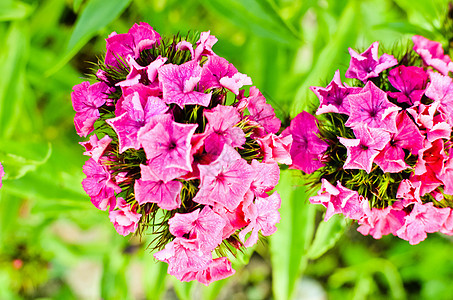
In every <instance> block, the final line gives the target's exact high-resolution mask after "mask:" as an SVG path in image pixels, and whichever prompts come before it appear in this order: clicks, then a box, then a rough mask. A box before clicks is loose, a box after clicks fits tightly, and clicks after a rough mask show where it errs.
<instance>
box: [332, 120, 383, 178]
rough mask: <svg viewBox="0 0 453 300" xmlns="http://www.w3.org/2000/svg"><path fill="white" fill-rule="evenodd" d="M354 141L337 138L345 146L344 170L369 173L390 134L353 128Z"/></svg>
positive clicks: (378, 130) (371, 129)
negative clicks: (359, 170)
mask: <svg viewBox="0 0 453 300" xmlns="http://www.w3.org/2000/svg"><path fill="white" fill-rule="evenodd" d="M354 134H355V136H356V137H357V138H356V139H346V138H343V137H339V138H338V139H339V140H340V143H342V144H343V145H344V146H346V149H347V155H348V156H347V158H346V161H345V163H344V165H343V168H344V169H362V170H365V171H366V172H367V173H370V172H371V167H372V165H373V161H374V158H375V157H376V156H377V155H378V154H379V153H380V151H381V150H382V149H383V148H384V147H385V146H386V145H387V144H388V143H389V142H390V134H389V133H388V132H386V131H384V130H381V129H376V128H369V127H368V126H367V125H360V126H357V127H356V128H354Z"/></svg>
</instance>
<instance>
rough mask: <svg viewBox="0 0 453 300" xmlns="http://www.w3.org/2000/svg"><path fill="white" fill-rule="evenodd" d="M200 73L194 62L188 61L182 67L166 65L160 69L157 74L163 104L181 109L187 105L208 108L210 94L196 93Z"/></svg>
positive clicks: (199, 68) (200, 69)
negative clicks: (173, 105) (172, 104)
mask: <svg viewBox="0 0 453 300" xmlns="http://www.w3.org/2000/svg"><path fill="white" fill-rule="evenodd" d="M201 71H202V68H201V67H200V66H199V65H198V62H196V61H189V62H186V63H184V64H182V65H173V64H167V65H164V66H162V67H160V68H159V69H158V70H157V72H158V74H159V82H160V83H161V85H162V94H163V95H162V98H163V100H164V101H165V103H167V104H170V103H175V104H177V105H178V106H179V107H181V108H183V107H184V105H187V104H198V105H201V106H208V105H209V103H210V102H211V93H209V94H205V93H203V92H198V91H196V89H197V84H198V82H199V81H200V78H201Z"/></svg>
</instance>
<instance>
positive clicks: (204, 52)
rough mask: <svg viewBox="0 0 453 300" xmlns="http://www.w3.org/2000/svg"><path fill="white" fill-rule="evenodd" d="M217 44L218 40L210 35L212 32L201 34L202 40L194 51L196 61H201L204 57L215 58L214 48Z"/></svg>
mask: <svg viewBox="0 0 453 300" xmlns="http://www.w3.org/2000/svg"><path fill="white" fill-rule="evenodd" d="M215 43H217V38H216V37H215V36H213V35H210V31H205V32H202V33H200V39H199V40H198V41H197V47H196V48H195V51H194V60H200V59H201V57H202V56H215V53H214V51H212V46H214V44H215Z"/></svg>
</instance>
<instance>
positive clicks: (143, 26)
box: [128, 22, 161, 58]
mask: <svg viewBox="0 0 453 300" xmlns="http://www.w3.org/2000/svg"><path fill="white" fill-rule="evenodd" d="M128 33H129V34H130V35H131V36H132V37H133V39H134V45H135V47H134V54H135V57H134V58H138V57H139V56H140V52H141V51H143V50H145V49H149V48H151V47H152V46H154V44H156V43H157V44H159V43H160V39H161V38H160V34H159V33H157V32H156V31H155V30H154V29H153V28H152V27H151V26H150V25H149V24H148V23H145V22H140V24H139V25H137V24H134V25H133V26H132V27H131V29H129V31H128Z"/></svg>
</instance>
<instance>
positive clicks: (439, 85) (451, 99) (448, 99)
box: [425, 72, 453, 125]
mask: <svg viewBox="0 0 453 300" xmlns="http://www.w3.org/2000/svg"><path fill="white" fill-rule="evenodd" d="M430 79H431V82H430V84H429V85H428V88H427V89H426V92H425V95H426V96H427V97H429V98H431V99H433V100H434V101H437V102H440V105H439V106H440V108H441V110H442V111H443V112H444V113H445V114H446V115H447V116H448V123H449V124H450V125H453V82H452V79H451V78H450V77H449V76H443V75H441V74H439V73H435V72H432V73H430Z"/></svg>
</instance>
